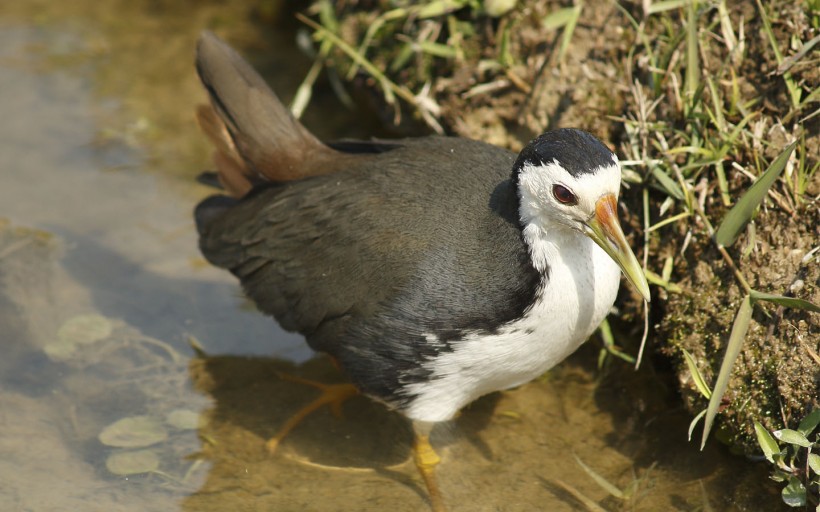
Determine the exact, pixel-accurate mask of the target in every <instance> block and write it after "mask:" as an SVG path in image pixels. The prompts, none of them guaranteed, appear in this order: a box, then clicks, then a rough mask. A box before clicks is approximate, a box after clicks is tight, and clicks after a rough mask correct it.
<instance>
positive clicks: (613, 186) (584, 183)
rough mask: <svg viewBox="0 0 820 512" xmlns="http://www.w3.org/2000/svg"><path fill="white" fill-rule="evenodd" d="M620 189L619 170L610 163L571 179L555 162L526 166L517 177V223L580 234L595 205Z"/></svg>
mask: <svg viewBox="0 0 820 512" xmlns="http://www.w3.org/2000/svg"><path fill="white" fill-rule="evenodd" d="M620 187H621V167H620V165H619V164H618V157H616V156H615V155H612V164H611V165H606V166H603V167H600V168H598V169H597V170H596V171H595V172H588V173H584V174H582V175H580V176H579V177H577V178H576V177H575V176H573V175H571V174H570V173H569V172H567V171H566V170H565V169H564V168H563V167H562V166H561V165H560V164H559V163H558V162H557V161H553V162H552V163H548V164H540V163H539V164H531V163H526V164H524V167H523V168H522V169H521V171H520V173H519V175H518V190H519V194H520V196H521V209H520V212H519V214H520V216H521V223H522V224H523V225H524V226H528V225H536V226H539V227H542V228H543V226H553V225H557V226H565V227H568V228H571V229H574V230H578V231H583V229H582V228H583V223H584V222H586V221H589V220H590V219H591V218H592V217H593V216H594V215H595V203H596V202H597V201H598V199H600V198H601V197H602V196H604V195H606V194H613V195H614V196H615V197H616V198H617V197H618V192H619V191H620Z"/></svg>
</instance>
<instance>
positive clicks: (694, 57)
mask: <svg viewBox="0 0 820 512" xmlns="http://www.w3.org/2000/svg"><path fill="white" fill-rule="evenodd" d="M686 17H687V21H686V77H685V78H684V80H685V86H686V92H687V94H688V96H689V98H688V99H690V100H691V99H692V98H694V97H695V95H696V94H695V93H696V91H697V90H698V87H699V85H700V55H698V15H697V11H696V9H695V3H694V2H692V3H690V4H689V7H688V9H687V16H686ZM693 104H694V103H693Z"/></svg>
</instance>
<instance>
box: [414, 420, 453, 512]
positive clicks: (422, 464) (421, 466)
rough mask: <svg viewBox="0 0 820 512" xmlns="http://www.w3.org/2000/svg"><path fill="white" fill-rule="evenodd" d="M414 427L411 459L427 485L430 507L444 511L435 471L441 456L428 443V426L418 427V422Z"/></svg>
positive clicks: (438, 511)
mask: <svg viewBox="0 0 820 512" xmlns="http://www.w3.org/2000/svg"><path fill="white" fill-rule="evenodd" d="M414 427H415V428H416V440H415V442H414V443H413V461H414V462H415V463H416V468H417V469H418V470H419V473H420V474H421V477H422V479H423V480H424V485H425V486H426V487H427V493H428V495H429V496H430V508H431V509H432V510H433V512H446V510H447V507H445V506H444V498H443V497H442V495H441V491H440V490H439V487H438V480H436V473H435V469H436V466H438V464H439V463H440V462H441V457H439V455H438V454H437V453H436V451H435V450H434V449H433V445H431V444H430V436H429V434H428V432H427V431H428V430H429V427H425V428H419V424H418V423H414Z"/></svg>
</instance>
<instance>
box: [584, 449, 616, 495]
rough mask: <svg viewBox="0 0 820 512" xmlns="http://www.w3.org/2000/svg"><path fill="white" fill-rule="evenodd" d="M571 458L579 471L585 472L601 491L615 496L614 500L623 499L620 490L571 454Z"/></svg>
mask: <svg viewBox="0 0 820 512" xmlns="http://www.w3.org/2000/svg"><path fill="white" fill-rule="evenodd" d="M573 457H575V462H577V463H578V465H579V466H581V469H583V470H584V472H586V474H587V475H589V476H590V477H591V478H592V479H593V480H594V481H595V483H596V484H598V485H599V486H601V488H602V489H603V490H605V491H606V492H608V493H609V494H611V495H613V496H615V497H616V498H619V499H624V497H625V496H624V492H623V491H622V490H620V489H618V488H617V487H615V486H614V485H613V484H612V483H610V482H609V480H607V479H606V478H604V477H602V476H601V475H599V474H598V473H596V472H595V470H593V469H592V468H591V467H589V466H587V465H586V464H584V462H583V461H582V460H581V459H580V458H579V457H578V456H577V455H575V454H573Z"/></svg>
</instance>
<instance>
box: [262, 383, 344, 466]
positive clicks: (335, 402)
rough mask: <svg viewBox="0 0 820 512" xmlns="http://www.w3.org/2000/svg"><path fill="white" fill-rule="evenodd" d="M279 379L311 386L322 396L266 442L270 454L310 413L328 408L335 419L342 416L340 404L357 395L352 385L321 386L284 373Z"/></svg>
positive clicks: (293, 417)
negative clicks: (321, 408) (323, 407)
mask: <svg viewBox="0 0 820 512" xmlns="http://www.w3.org/2000/svg"><path fill="white" fill-rule="evenodd" d="M279 377H280V378H282V379H284V380H289V381H291V382H298V383H299V384H305V385H308V386H312V387H314V388H316V389H319V390H320V391H321V392H322V394H321V395H319V396H318V397H317V398H316V399H314V400H313V401H312V402H310V403H309V404H307V405H305V406H304V407H302V408H301V409H299V410H298V411H296V414H294V415H293V416H291V417H290V418H288V421H286V422H285V424H284V425H282V428H280V429H279V432H277V433H276V435H275V436H273V437H272V438H271V439H269V440H268V442H267V443H266V446H267V447H268V452H270V453H271V454H273V453H275V452H276V449H277V448H278V447H279V443H281V442H282V439H284V438H285V436H287V435H288V434H289V433H290V431H291V430H293V428H294V427H296V425H298V424H299V423H301V422H302V421H303V420H304V419H305V418H307V417H308V415H310V414H311V413H312V412H314V411H316V410H317V409H319V408H320V407H322V406H325V405H327V406H330V411H331V412H332V413H333V414H334V415H335V416H337V417H341V416H342V404H343V403H344V401H345V400H347V399H348V398H351V397H353V396H355V395H357V394H358V393H359V391H358V390H357V389H356V387H355V386H354V385H353V384H323V383H321V382H316V381H313V380H308V379H303V378H301V377H296V376H295V375H288V374H286V373H280V374H279Z"/></svg>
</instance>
